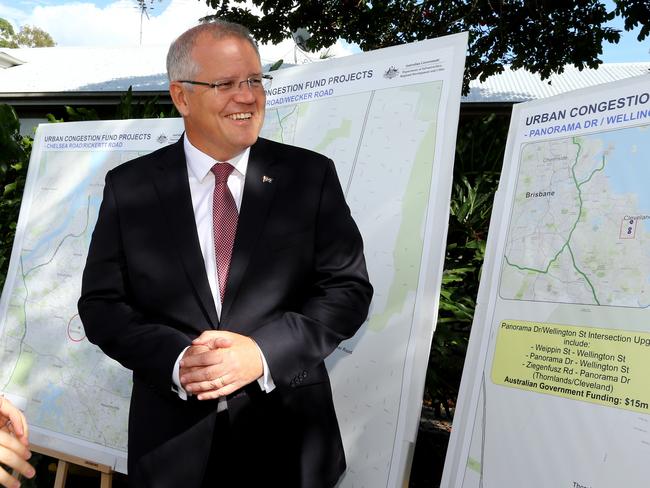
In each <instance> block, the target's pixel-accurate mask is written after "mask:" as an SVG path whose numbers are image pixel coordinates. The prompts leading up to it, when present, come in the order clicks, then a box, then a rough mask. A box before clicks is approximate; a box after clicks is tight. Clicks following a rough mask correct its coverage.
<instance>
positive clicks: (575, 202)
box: [499, 125, 650, 308]
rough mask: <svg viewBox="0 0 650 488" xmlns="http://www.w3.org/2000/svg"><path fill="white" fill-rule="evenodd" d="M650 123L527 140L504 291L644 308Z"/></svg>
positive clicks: (649, 255) (649, 252)
mask: <svg viewBox="0 0 650 488" xmlns="http://www.w3.org/2000/svg"><path fill="white" fill-rule="evenodd" d="M649 154H650V126H647V125H646V126H641V127H633V128H626V129H621V130H616V131H610V132H600V133H597V134H593V135H583V136H575V137H570V138H565V139H556V140H551V141H543V142H538V143H529V144H526V145H524V146H523V148H522V151H521V155H520V162H519V172H518V179H517V187H516V192H515V200H514V203H513V207H512V215H511V217H510V226H509V230H508V236H507V241H506V247H505V256H504V263H503V271H502V274H501V282H500V291H499V292H500V296H501V298H504V299H510V300H527V301H538V302H555V303H570V304H589V305H608V306H616V307H635V308H645V307H648V306H649V305H650V273H649V272H648V270H650V193H649V192H648V186H647V185H648V181H650V167H649V166H648V155H649Z"/></svg>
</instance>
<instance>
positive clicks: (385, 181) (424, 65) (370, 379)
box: [0, 36, 465, 487]
mask: <svg viewBox="0 0 650 488" xmlns="http://www.w3.org/2000/svg"><path fill="white" fill-rule="evenodd" d="M452 38H453V41H449V42H446V43H445V42H443V49H441V50H439V51H437V50H436V49H435V48H436V46H437V45H438V44H437V42H438V41H437V40H433V41H425V42H422V43H417V44H414V45H410V46H401V47H397V48H390V49H387V50H384V51H382V52H381V53H377V52H375V53H369V54H364V55H361V56H357V57H355V58H354V59H353V58H350V59H341V60H333V61H330V62H327V63H319V64H315V65H312V66H307V67H305V66H303V67H299V68H297V69H295V70H292V69H288V70H283V71H281V72H277V74H274V85H273V86H274V87H276V88H275V89H276V91H277V92H278V93H283V88H282V86H283V84H290V86H292V87H297V86H299V85H301V84H302V82H301V80H303V79H305V78H309V77H312V78H314V77H315V78H318V79H319V80H321V79H322V80H324V81H323V82H322V83H320V82H319V83H320V86H321V87H322V86H323V84H327V83H329V82H330V81H331V83H332V88H328V89H321V91H319V92H316V91H314V92H313V93H312V92H303V93H302V94H301V99H302V100H303V101H300V102H299V103H283V102H281V101H279V100H278V99H277V98H273V96H272V94H271V93H269V95H268V96H267V109H266V119H265V123H264V128H263V131H262V134H261V135H262V137H267V138H269V139H274V140H277V141H280V142H285V143H288V144H294V145H298V146H302V147H306V148H308V149H312V150H315V151H318V152H321V153H323V154H325V155H327V156H328V157H330V158H332V159H333V160H334V162H335V164H336V169H337V172H338V175H339V179H340V181H341V185H342V187H343V190H344V192H345V195H346V199H347V202H348V204H349V206H350V208H351V211H352V213H353V215H354V217H355V220H356V221H357V224H358V225H359V228H360V230H361V233H362V235H363V238H364V243H365V255H366V260H367V264H368V269H369V274H370V276H371V281H372V283H373V286H374V288H375V295H374V299H373V304H372V307H371V314H370V317H369V319H368V321H367V322H366V324H365V325H364V327H363V328H362V330H361V331H360V332H359V333H358V334H357V335H356V336H355V337H354V338H352V339H350V340H349V341H346V342H344V343H343V344H341V346H340V347H339V348H338V350H336V351H335V352H334V353H333V354H332V355H331V356H330V357H329V358H328V368H329V369H330V373H331V377H332V385H333V390H334V395H335V404H336V408H337V413H338V417H339V421H340V424H341V430H342V434H343V438H344V443H345V447H346V455H347V461H348V471H347V473H346V475H345V476H346V477H345V479H344V480H343V481H342V482H341V486H342V487H348V486H349V487H351V486H373V487H375V486H400V485H401V481H402V480H401V476H402V474H403V473H402V471H400V469H396V468H395V467H394V465H393V468H392V471H391V463H394V462H395V460H396V459H401V458H404V459H405V458H406V456H405V454H404V453H402V450H403V442H404V441H403V439H404V438H405V437H406V438H408V437H409V436H408V435H406V434H404V432H405V431H407V430H408V431H411V430H412V431H414V430H415V429H414V428H413V424H414V423H415V422H417V418H416V417H412V418H410V419H409V422H410V425H409V424H405V423H404V422H405V420H404V419H405V414H406V412H407V411H408V409H407V408H406V406H407V404H408V403H409V402H410V401H411V400H410V396H414V397H415V400H416V401H417V402H416V405H415V407H417V408H419V402H420V400H421V397H422V392H421V390H418V389H417V388H416V389H415V393H412V394H410V393H409V391H410V389H412V388H413V385H412V383H413V380H412V377H411V373H410V369H409V368H412V367H414V363H415V359H414V358H416V355H415V353H414V352H413V348H414V347H415V346H414V341H416V340H418V339H419V338H420V337H422V336H424V337H428V339H429V340H430V337H431V334H432V332H433V331H432V328H433V324H434V316H435V310H434V307H433V306H432V305H431V304H430V302H427V303H422V304H420V305H419V306H418V301H419V300H422V299H423V297H424V299H425V300H429V301H430V300H431V296H437V288H436V286H439V278H440V276H441V273H442V270H441V269H434V266H437V265H439V264H438V263H440V262H441V259H440V258H441V256H435V258H433V259H432V256H431V253H432V249H437V250H439V251H440V252H442V249H444V233H440V232H433V231H432V230H431V229H429V227H430V226H434V225H435V226H437V227H438V228H439V227H441V226H446V222H447V215H448V194H449V191H450V187H451V166H452V162H453V161H452V158H451V156H452V155H453V141H454V137H455V127H456V119H455V117H457V109H458V103H459V98H460V82H461V76H462V60H463V58H462V55H463V53H464V49H465V44H464V43H465V38H464V37H463V36H452ZM362 62H364V63H365V65H362V64H361V63H362ZM296 71H298V72H297V73H296ZM332 71H334V72H335V73H336V74H334V75H331V72H332ZM347 71H349V72H350V73H352V74H349V75H348V74H345V73H346V72H347ZM359 73H364V75H363V76H364V77H366V78H371V77H372V78H373V80H372V83H366V82H365V81H364V80H363V79H361V78H362V76H361V75H360V74H359ZM452 78H453V79H452ZM366 81H367V80H366ZM292 90H293V88H292ZM294 91H295V90H294ZM452 95H453V96H452ZM449 107H452V109H451V110H450V108H449ZM454 107H455V110H454V109H453V108H454ZM448 127H452V128H454V130H453V132H454V133H449V132H448V129H447V128H448ZM182 130H183V129H182V121H181V120H180V119H166V120H151V119H150V120H137V121H110V122H78V123H68V124H48V125H41V126H40V127H39V131H38V133H37V135H36V138H35V145H34V151H33V153H32V159H31V162H30V168H29V174H28V178H27V183H26V189H25V194H24V198H23V206H22V208H21V215H20V220H19V225H18V229H17V234H16V240H15V243H14V249H13V253H12V261H11V264H10V268H9V272H8V276H7V280H6V283H5V287H4V290H3V294H2V301H1V302H0V390H1V391H3V392H4V393H5V394H6V395H7V396H8V397H9V398H11V399H12V401H13V402H14V403H16V404H17V405H18V406H20V407H21V408H22V409H24V411H25V413H26V415H27V417H28V418H29V422H30V426H31V432H32V435H31V436H30V437H31V438H32V442H34V444H37V445H41V446H43V447H48V448H50V449H55V450H59V451H61V452H66V453H69V454H72V455H76V456H79V457H82V458H84V459H88V460H91V461H94V462H98V463H101V464H107V465H110V466H113V467H114V468H115V469H116V470H118V471H122V472H124V471H125V470H126V451H127V415H128V408H129V401H130V391H131V373H130V371H127V370H125V369H124V368H122V367H121V366H120V365H119V364H117V363H116V362H114V361H112V360H111V359H109V358H107V357H106V356H105V355H104V354H103V353H102V352H101V351H100V350H99V349H98V348H97V347H95V346H94V345H92V344H90V343H89V341H88V340H87V338H86V336H85V333H84V329H83V326H82V324H81V322H80V320H79V316H78V314H77V300H78V297H79V294H80V289H81V273H82V271H83V267H84V265H85V261H86V256H87V250H88V246H89V243H90V239H91V235H92V231H93V228H94V224H95V221H96V218H97V214H98V210H99V206H100V204H101V199H102V192H103V187H104V176H105V174H106V172H107V171H108V170H110V169H111V168H113V167H115V166H117V165H119V164H121V163H123V162H125V161H128V160H130V159H133V158H135V157H137V156H139V155H141V154H146V153H148V152H151V151H153V150H155V149H158V148H160V147H162V146H163V145H165V144H169V143H172V142H175V141H176V140H178V138H179V137H180V136H181V134H182ZM439 141H444V142H439ZM446 146H449V147H447V150H446V151H443V148H445V147H446ZM443 153H444V154H447V158H446V159H444V160H443V159H442V158H441V154H443ZM436 175H438V178H436ZM445 195H447V200H446V203H445V205H446V206H445V205H439V204H438V205H437V207H436V208H435V210H433V209H432V207H433V201H434V199H436V198H437V199H440V198H443V200H444V196H445ZM244 198H245V195H244ZM427 229H429V230H427ZM432 240H433V242H432ZM438 241H439V242H438ZM423 263H424V264H423ZM424 265H426V268H424V267H423V266H424ZM432 274H433V275H434V276H435V277H436V279H438V281H437V283H436V280H434V279H432V278H431V275H432ZM424 277H428V278H427V280H425V279H424ZM423 283H427V284H426V286H423ZM418 309H422V310H424V313H423V314H420V315H416V310H418ZM414 317H416V319H417V320H416V319H414ZM424 352H425V353H428V349H426V350H425V351H424ZM417 357H418V360H419V361H420V363H418V364H417V365H415V366H418V367H419V368H421V370H422V371H424V368H425V367H426V359H427V355H424V356H421V357H420V356H417ZM411 408H413V407H412V406H411ZM405 425H409V428H408V429H407V428H406V427H405ZM413 440H414V439H413ZM400 462H402V463H405V462H406V461H400ZM401 469H402V470H403V469H404V467H403V466H402V468H401Z"/></svg>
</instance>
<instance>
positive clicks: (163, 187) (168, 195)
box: [153, 137, 219, 328]
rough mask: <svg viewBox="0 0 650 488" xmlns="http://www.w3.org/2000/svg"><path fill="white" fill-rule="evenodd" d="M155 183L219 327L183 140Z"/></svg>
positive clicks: (202, 300) (166, 157)
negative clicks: (197, 227) (197, 229)
mask: <svg viewBox="0 0 650 488" xmlns="http://www.w3.org/2000/svg"><path fill="white" fill-rule="evenodd" d="M153 180H154V185H155V187H156V190H157V192H158V196H159V198H160V202H161V206H162V208H163V211H164V212H165V214H166V216H167V219H168V222H169V231H170V235H171V236H172V239H173V240H174V242H175V244H176V248H177V250H178V254H179V257H180V260H181V262H182V263H183V266H184V268H185V273H186V276H187V279H188V280H189V281H190V282H191V283H192V286H193V288H194V291H195V292H196V295H197V296H198V298H199V302H200V304H201V307H202V308H203V310H204V312H205V315H206V316H207V317H208V318H209V320H210V322H211V324H210V325H211V326H212V327H213V328H216V326H217V324H218V323H219V318H218V316H217V310H216V308H215V306H214V299H213V298H212V293H211V292H210V285H209V283H208V278H207V276H206V274H205V264H204V263H203V256H202V254H201V246H200V245H199V238H198V235H197V232H196V223H195V219H194V209H193V208H192V197H191V195H190V187H189V182H188V176H187V164H186V163H185V151H184V149H183V138H182V137H181V138H180V140H179V141H178V142H177V143H175V144H174V145H172V146H170V147H169V150H168V151H166V152H165V153H164V155H163V157H162V158H161V159H160V161H159V163H158V166H157V168H156V171H155V173H154V177H153Z"/></svg>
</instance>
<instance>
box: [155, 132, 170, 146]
mask: <svg viewBox="0 0 650 488" xmlns="http://www.w3.org/2000/svg"><path fill="white" fill-rule="evenodd" d="M156 141H158V143H159V144H164V143H166V142H167V136H166V135H165V134H160V135H159V136H158V138H157V139H156Z"/></svg>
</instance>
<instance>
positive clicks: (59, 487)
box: [54, 459, 70, 488]
mask: <svg viewBox="0 0 650 488" xmlns="http://www.w3.org/2000/svg"><path fill="white" fill-rule="evenodd" d="M69 467H70V466H69V465H68V462H67V461H64V460H62V459H59V463H58V464H57V466H56V478H55V479H54V488H64V487H65V480H66V478H67V477H68V468H69Z"/></svg>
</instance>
